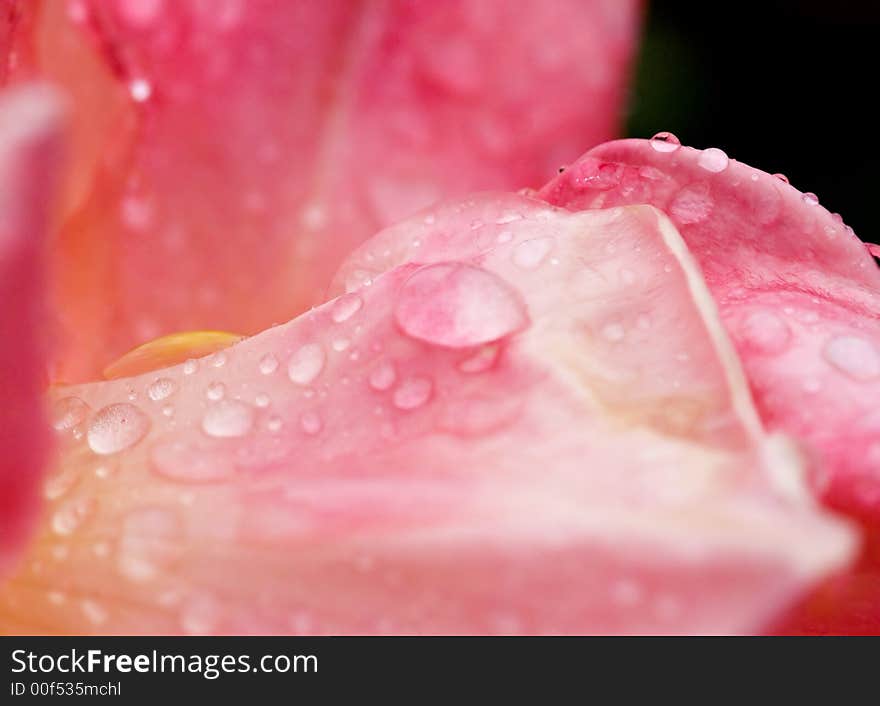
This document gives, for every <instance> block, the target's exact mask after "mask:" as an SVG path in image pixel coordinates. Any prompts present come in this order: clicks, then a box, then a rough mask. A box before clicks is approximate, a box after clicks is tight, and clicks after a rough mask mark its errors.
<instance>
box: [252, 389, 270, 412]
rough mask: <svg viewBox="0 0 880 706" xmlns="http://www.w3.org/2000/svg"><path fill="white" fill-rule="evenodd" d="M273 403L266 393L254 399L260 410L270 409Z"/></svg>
mask: <svg viewBox="0 0 880 706" xmlns="http://www.w3.org/2000/svg"><path fill="white" fill-rule="evenodd" d="M271 402H272V400H271V399H269V395H267V394H266V393H265V392H261V393H260V394H259V395H257V396H256V397H255V398H254V404H255V405H257V407H260V408H266V407H268V406H269V404H270V403H271Z"/></svg>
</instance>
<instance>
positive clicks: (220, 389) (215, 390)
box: [205, 382, 226, 402]
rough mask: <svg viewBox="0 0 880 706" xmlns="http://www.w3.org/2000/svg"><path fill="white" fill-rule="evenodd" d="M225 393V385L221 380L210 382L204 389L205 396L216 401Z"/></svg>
mask: <svg viewBox="0 0 880 706" xmlns="http://www.w3.org/2000/svg"><path fill="white" fill-rule="evenodd" d="M225 394H226V385H224V384H223V383H222V382H212V383H211V384H210V385H208V387H207V388H206V389H205V397H207V398H208V399H209V400H213V401H215V402H216V401H217V400H222V399H223V396H224V395H225Z"/></svg>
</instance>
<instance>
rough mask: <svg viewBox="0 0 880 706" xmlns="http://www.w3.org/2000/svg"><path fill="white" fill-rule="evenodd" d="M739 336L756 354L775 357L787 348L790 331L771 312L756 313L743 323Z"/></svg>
mask: <svg viewBox="0 0 880 706" xmlns="http://www.w3.org/2000/svg"><path fill="white" fill-rule="evenodd" d="M740 335H741V336H742V337H743V339H744V341H745V343H746V344H747V345H748V346H749V347H750V348H753V349H754V350H756V351H757V352H759V353H764V354H766V355H776V354H779V353H782V352H783V351H784V350H785V349H786V348H788V343H789V341H790V340H791V329H790V328H789V326H788V324H787V323H786V322H785V321H784V320H783V319H782V318H780V317H779V316H778V315H777V314H775V313H773V312H772V311H756V312H753V313H751V314H749V316H748V317H746V319H745V320H744V321H743V324H742V326H741V328H740Z"/></svg>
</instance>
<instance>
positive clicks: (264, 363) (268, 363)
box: [260, 353, 278, 375]
mask: <svg viewBox="0 0 880 706" xmlns="http://www.w3.org/2000/svg"><path fill="white" fill-rule="evenodd" d="M276 370H278V358H276V357H275V356H274V355H272V354H271V353H266V355H264V356H263V357H262V358H260V372H261V373H262V374H263V375H271V374H272V373H274V372H275V371H276Z"/></svg>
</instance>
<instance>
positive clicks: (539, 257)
mask: <svg viewBox="0 0 880 706" xmlns="http://www.w3.org/2000/svg"><path fill="white" fill-rule="evenodd" d="M553 242H554V241H553V238H551V237H549V236H548V237H546V238H532V239H531V240H524V241H523V242H521V243H520V244H519V245H517V246H516V247H515V248H514V249H513V255H512V257H513V264H514V265H516V266H517V267H519V268H520V269H523V270H534V269H536V268H537V267H539V266H540V264H541V263H542V262H543V261H544V258H546V257H547V255H548V254H549V253H550V250H552V249H553Z"/></svg>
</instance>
